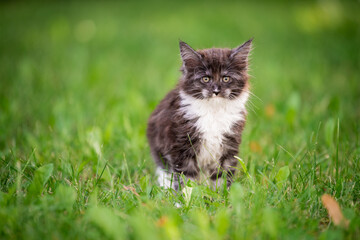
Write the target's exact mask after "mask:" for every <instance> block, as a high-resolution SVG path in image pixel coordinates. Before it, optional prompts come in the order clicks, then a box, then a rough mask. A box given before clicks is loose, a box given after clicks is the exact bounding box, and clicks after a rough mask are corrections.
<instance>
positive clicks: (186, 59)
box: [179, 40, 202, 67]
mask: <svg viewBox="0 0 360 240" xmlns="http://www.w3.org/2000/svg"><path fill="white" fill-rule="evenodd" d="M179 47H180V55H181V59H182V61H183V64H184V66H185V67H190V66H194V65H198V64H199V61H201V58H202V57H201V55H200V53H198V52H197V51H195V50H194V49H192V48H191V47H190V46H189V45H188V44H186V43H185V42H183V41H181V40H180V41H179Z"/></svg>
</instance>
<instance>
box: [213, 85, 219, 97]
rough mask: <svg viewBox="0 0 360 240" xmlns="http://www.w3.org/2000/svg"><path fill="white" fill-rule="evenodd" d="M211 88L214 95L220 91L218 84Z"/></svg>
mask: <svg viewBox="0 0 360 240" xmlns="http://www.w3.org/2000/svg"><path fill="white" fill-rule="evenodd" d="M212 89H213V93H214V94H215V95H218V94H219V93H220V87H219V86H213V88H212Z"/></svg>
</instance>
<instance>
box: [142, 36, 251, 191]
mask: <svg viewBox="0 0 360 240" xmlns="http://www.w3.org/2000/svg"><path fill="white" fill-rule="evenodd" d="M251 42H252V39H250V40H249V41H247V42H245V43H244V44H242V45H241V46H239V47H237V48H234V49H227V48H211V49H203V50H197V51H195V50H194V49H192V48H191V47H190V46H189V45H187V44H186V43H184V42H182V41H180V53H181V58H182V62H183V64H182V67H181V72H182V77H181V78H180V80H179V83H178V84H177V86H176V87H175V89H173V90H172V91H170V92H169V93H168V94H167V95H166V97H165V98H164V99H163V100H162V101H161V102H160V104H159V105H158V106H157V108H156V109H155V111H154V112H153V113H152V115H151V116H150V118H149V122H148V128H147V137H148V140H149V144H150V149H151V153H152V156H153V158H154V160H155V162H156V164H157V165H158V169H157V174H158V177H159V183H160V185H161V186H165V187H172V188H174V189H176V190H178V189H179V186H181V184H182V183H183V180H184V179H186V178H190V179H192V180H197V181H200V180H202V179H206V180H211V181H209V182H211V183H214V184H217V181H218V180H220V179H222V176H223V175H224V174H225V177H226V179H227V185H228V186H229V185H230V184H231V182H232V176H233V174H234V172H235V169H236V165H237V160H236V159H235V158H234V156H236V155H237V154H238V149H239V145H240V142H241V133H242V131H243V128H244V125H245V118H246V108H245V104H246V101H247V99H248V97H249V91H248V90H249V84H248V79H249V76H248V74H247V71H248V55H249V52H250V50H251ZM180 176H184V177H180Z"/></svg>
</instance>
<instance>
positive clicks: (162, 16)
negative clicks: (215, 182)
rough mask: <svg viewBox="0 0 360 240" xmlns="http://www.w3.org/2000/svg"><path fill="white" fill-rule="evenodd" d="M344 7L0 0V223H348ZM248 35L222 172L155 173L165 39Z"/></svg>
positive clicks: (206, 233)
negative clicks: (231, 172) (230, 148)
mask: <svg viewBox="0 0 360 240" xmlns="http://www.w3.org/2000/svg"><path fill="white" fill-rule="evenodd" d="M359 14H360V4H359V3H358V2H350V1H349V2H346V1H342V2H337V1H319V2H311V1H306V2H302V3H286V2H283V1H280V2H276V3H270V2H263V3H252V2H251V1H247V2H246V3H240V2H228V3H226V2H221V3H220V2H215V1H214V2H209V1H208V2H206V3H205V2H204V3H200V2H199V3H195V2H190V1H182V2H178V3H170V2H164V3H162V2H160V1H155V2H154V3H149V2H144V3H141V2H134V3H130V2H124V3H121V2H118V3H116V2H85V1H84V2H70V1H66V2H65V3H60V2H58V3H57V2H52V3H45V2H43V3H25V2H24V3H22V2H10V1H8V2H1V3H0V238H1V239H254V238H255V239H317V238H320V239H355V238H356V237H358V236H360V139H359V138H360V77H359V76H360V52H359V51H360V50H359V44H360V19H359ZM251 37H254V41H253V43H254V49H253V52H252V55H251V67H250V68H251V71H250V73H251V76H252V78H251V86H252V87H251V90H252V92H253V95H252V97H251V99H250V103H249V104H248V111H249V115H248V119H247V124H246V127H245V131H244V134H243V142H242V144H241V146H240V154H239V157H240V158H241V160H239V162H240V164H239V165H238V166H239V170H238V171H237V175H236V179H235V183H234V184H233V185H232V186H231V188H230V189H226V188H223V187H219V188H218V189H216V190H213V189H211V188H209V187H207V186H202V185H196V184H195V183H189V185H188V186H187V187H186V191H184V192H179V193H176V192H174V191H172V190H166V189H162V188H160V187H159V186H157V184H156V178H155V176H154V172H155V166H154V164H153V161H152V159H151V156H150V151H149V146H148V143H147V140H146V136H145V132H146V123H147V118H148V117H149V115H150V113H151V112H152V111H153V110H154V108H155V106H156V105H157V104H158V102H159V101H160V100H161V99H162V98H163V97H164V95H165V94H166V93H167V92H168V91H169V90H170V89H172V88H173V87H174V86H175V84H176V82H177V80H178V78H179V76H180V72H179V67H180V65H181V61H180V56H179V49H178V41H179V39H181V40H183V41H185V42H187V43H188V44H190V45H191V46H192V47H194V48H209V47H213V46H216V47H236V46H238V45H239V44H241V43H243V42H244V41H246V40H248V39H249V38H251ZM323 194H329V195H331V196H333V197H334V198H335V199H336V201H337V202H338V203H339V205H340V207H341V209H342V212H343V214H344V216H345V218H347V219H348V220H349V221H350V224H349V226H348V227H344V226H340V225H338V226H337V225H336V224H334V222H333V221H332V220H331V219H330V218H329V215H328V212H327V210H326V209H325V208H324V206H323V205H322V202H321V196H322V195H323ZM179 206H180V207H179Z"/></svg>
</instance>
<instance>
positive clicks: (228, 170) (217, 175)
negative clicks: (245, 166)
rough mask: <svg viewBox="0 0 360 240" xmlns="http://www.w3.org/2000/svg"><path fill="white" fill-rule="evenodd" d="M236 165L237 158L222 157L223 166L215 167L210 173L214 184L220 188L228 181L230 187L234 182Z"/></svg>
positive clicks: (227, 184)
mask: <svg viewBox="0 0 360 240" xmlns="http://www.w3.org/2000/svg"><path fill="white" fill-rule="evenodd" d="M236 165H237V160H236V159H235V158H227V159H222V166H221V167H219V168H217V169H214V170H213V171H212V174H211V175H210V179H211V180H212V182H213V186H214V187H217V188H219V187H221V186H223V185H224V181H226V186H227V187H230V186H231V184H232V182H233V178H234V174H235V170H236Z"/></svg>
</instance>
